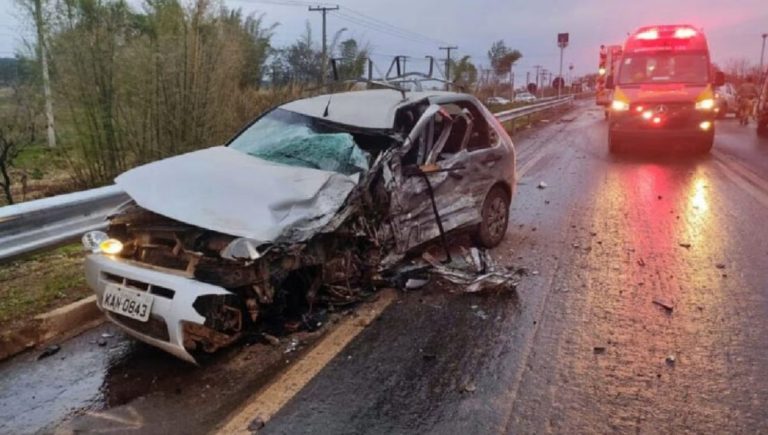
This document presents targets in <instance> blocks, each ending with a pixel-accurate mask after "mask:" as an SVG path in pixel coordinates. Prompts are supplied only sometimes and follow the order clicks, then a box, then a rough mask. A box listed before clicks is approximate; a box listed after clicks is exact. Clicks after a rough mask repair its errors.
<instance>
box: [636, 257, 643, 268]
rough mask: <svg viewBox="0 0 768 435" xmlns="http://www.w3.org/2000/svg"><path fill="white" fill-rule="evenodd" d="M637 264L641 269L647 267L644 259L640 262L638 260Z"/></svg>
mask: <svg viewBox="0 0 768 435" xmlns="http://www.w3.org/2000/svg"><path fill="white" fill-rule="evenodd" d="M637 264H638V266H640V267H645V260H643V259H642V258H640V259H639V260H637Z"/></svg>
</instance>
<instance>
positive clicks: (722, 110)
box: [717, 103, 728, 119]
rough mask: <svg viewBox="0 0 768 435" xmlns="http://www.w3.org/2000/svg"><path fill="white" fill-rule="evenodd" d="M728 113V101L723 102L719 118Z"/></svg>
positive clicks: (718, 113)
mask: <svg viewBox="0 0 768 435" xmlns="http://www.w3.org/2000/svg"><path fill="white" fill-rule="evenodd" d="M727 114H728V103H723V106H722V107H720V111H719V112H717V117H718V119H723V118H725V116H726V115H727Z"/></svg>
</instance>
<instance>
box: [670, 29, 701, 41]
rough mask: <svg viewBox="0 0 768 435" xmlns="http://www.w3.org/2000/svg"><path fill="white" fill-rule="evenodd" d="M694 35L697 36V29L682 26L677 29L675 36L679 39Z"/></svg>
mask: <svg viewBox="0 0 768 435" xmlns="http://www.w3.org/2000/svg"><path fill="white" fill-rule="evenodd" d="M694 36H696V31H695V30H693V29H691V28H690V27H680V28H679V29H677V30H675V38H678V39H688V38H693V37H694Z"/></svg>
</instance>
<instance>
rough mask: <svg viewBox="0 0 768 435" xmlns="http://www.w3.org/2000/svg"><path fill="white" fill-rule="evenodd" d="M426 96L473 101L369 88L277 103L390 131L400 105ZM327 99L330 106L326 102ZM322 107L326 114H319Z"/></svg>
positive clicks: (455, 97)
mask: <svg viewBox="0 0 768 435" xmlns="http://www.w3.org/2000/svg"><path fill="white" fill-rule="evenodd" d="M424 99H429V100H430V101H431V102H445V101H451V100H473V99H474V97H472V96H471V95H467V94H459V93H456V92H446V91H418V92H406V93H405V99H403V95H402V94H401V93H400V92H399V91H396V90H393V89H372V90H364V91H352V92H342V93H339V94H326V95H318V96H316V97H311V98H305V99H302V100H296V101H292V102H290V103H287V104H284V105H282V106H280V108H281V109H285V110H289V111H291V112H296V113H300V114H302V115H307V116H312V117H315V118H322V119H327V120H328V121H331V122H335V123H337V124H343V125H349V126H354V127H360V128H368V129H376V130H390V129H392V128H393V127H394V125H395V113H396V112H397V110H398V109H399V108H401V107H403V106H407V105H410V104H413V103H415V102H417V101H421V100H424ZM329 101H330V105H329V104H328V102H329ZM326 106H327V107H328V116H323V113H324V112H325V108H326Z"/></svg>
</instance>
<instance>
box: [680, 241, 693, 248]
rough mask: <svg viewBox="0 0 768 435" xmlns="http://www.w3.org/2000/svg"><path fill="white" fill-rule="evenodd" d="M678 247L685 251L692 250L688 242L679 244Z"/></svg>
mask: <svg viewBox="0 0 768 435" xmlns="http://www.w3.org/2000/svg"><path fill="white" fill-rule="evenodd" d="M678 245H680V246H681V247H683V248H685V249H690V248H691V244H690V243H688V242H680V243H678Z"/></svg>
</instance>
